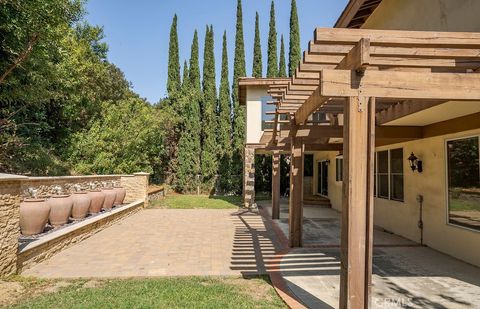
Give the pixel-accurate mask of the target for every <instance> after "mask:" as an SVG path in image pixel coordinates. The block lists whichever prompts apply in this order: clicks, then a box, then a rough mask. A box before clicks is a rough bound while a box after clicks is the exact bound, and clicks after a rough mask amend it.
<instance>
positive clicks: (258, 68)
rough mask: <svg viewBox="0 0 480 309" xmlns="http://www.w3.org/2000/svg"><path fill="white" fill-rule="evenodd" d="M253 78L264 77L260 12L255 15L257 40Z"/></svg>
mask: <svg viewBox="0 0 480 309" xmlns="http://www.w3.org/2000/svg"><path fill="white" fill-rule="evenodd" d="M252 76H253V77H255V78H261V77H262V45H261V44H260V21H259V16H258V12H257V13H256V14H255V39H254V43H253V68H252Z"/></svg>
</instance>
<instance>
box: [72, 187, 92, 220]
mask: <svg viewBox="0 0 480 309" xmlns="http://www.w3.org/2000/svg"><path fill="white" fill-rule="evenodd" d="M72 200H73V207H72V218H73V219H83V218H85V217H86V216H87V214H88V210H89V209H90V204H91V202H92V199H91V198H90V197H89V196H88V192H86V191H79V192H75V193H73V195H72Z"/></svg>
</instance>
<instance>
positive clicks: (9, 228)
mask: <svg viewBox="0 0 480 309" xmlns="http://www.w3.org/2000/svg"><path fill="white" fill-rule="evenodd" d="M25 178H26V177H25ZM20 179H21V178H12V177H8V178H3V177H0V276H4V275H10V274H14V273H16V271H17V248H18V237H19V236H20V189H21V187H20Z"/></svg>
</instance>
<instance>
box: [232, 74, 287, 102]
mask: <svg viewBox="0 0 480 309" xmlns="http://www.w3.org/2000/svg"><path fill="white" fill-rule="evenodd" d="M289 81H290V79H289V78H253V77H241V78H239V79H238V100H239V103H240V105H245V104H246V101H247V88H248V87H265V88H268V87H269V86H273V85H287V84H288V82H289Z"/></svg>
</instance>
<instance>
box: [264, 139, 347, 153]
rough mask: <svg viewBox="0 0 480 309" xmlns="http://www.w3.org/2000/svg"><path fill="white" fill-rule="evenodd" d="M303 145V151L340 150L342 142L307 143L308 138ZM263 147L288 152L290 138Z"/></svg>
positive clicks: (289, 149) (267, 149)
mask: <svg viewBox="0 0 480 309" xmlns="http://www.w3.org/2000/svg"><path fill="white" fill-rule="evenodd" d="M304 141H305V139H304ZM304 147H305V151H341V150H342V149H343V145H342V144H325V143H323V144H309V143H308V140H307V143H304ZM264 149H265V150H266V151H284V152H286V153H290V151H291V145H290V140H288V141H285V142H284V143H278V144H277V145H267V146H265V148H264Z"/></svg>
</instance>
